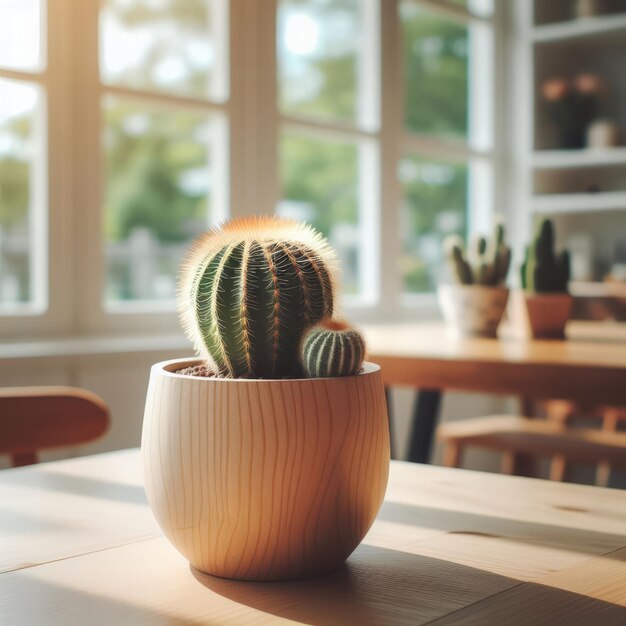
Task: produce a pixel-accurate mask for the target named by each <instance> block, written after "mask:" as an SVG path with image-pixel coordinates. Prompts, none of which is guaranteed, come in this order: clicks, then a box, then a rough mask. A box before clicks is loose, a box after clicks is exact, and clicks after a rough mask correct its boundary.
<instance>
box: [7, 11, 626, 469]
mask: <svg viewBox="0 0 626 626" xmlns="http://www.w3.org/2000/svg"><path fill="white" fill-rule="evenodd" d="M624 61H626V2H625V1H623V0H553V1H551V2H540V1H539V0H534V1H532V0H445V1H444V0H441V1H434V0H262V1H261V0H260V1H258V2H251V1H249V0H231V1H230V2H229V1H228V0H101V1H98V0H81V1H80V2H78V1H73V0H49V1H48V2H46V1H45V0H0V337H1V339H2V344H0V376H1V380H2V384H3V385H25V384H53V383H54V384H72V385H78V386H81V387H87V388H89V389H92V390H94V391H96V392H97V393H99V394H100V395H101V396H102V397H103V398H104V399H105V400H106V402H107V403H108V404H109V405H110V407H111V410H112V414H113V425H112V429H111V432H110V433H109V435H108V436H107V438H106V439H105V440H103V441H102V442H100V443H98V444H94V445H93V446H90V447H84V448H83V449H82V450H78V451H75V452H73V454H79V453H84V452H89V451H93V450H96V449H98V450H104V449H113V448H120V447H130V446H133V445H137V444H138V442H139V434H140V428H141V418H142V412H143V402H144V398H145V390H146V382H147V374H148V368H149V365H150V364H151V363H153V362H156V361H159V360H163V359H165V358H171V357H174V356H179V355H180V356H183V355H187V354H188V353H189V352H190V346H189V345H188V343H187V342H186V340H185V339H184V338H183V337H182V334H181V333H180V331H179V329H178V323H177V318H176V314H175V306H174V300H173V298H174V294H175V286H176V272H177V267H178V265H179V263H180V259H181V256H182V255H183V253H184V250H185V249H186V248H187V246H188V245H189V243H190V241H191V240H192V239H193V238H194V237H195V236H197V235H198V234H200V233H201V232H203V231H204V230H206V229H207V228H208V227H210V226H212V225H214V224H216V223H218V222H219V221H221V220H223V219H226V218H228V217H233V216H240V215H249V214H253V213H272V212H276V213H278V214H279V215H284V216H288V217H292V218H296V219H301V220H307V221H309V222H311V223H312V224H313V225H314V226H315V227H317V228H318V229H319V230H320V231H322V232H323V233H324V234H325V235H326V236H327V237H328V238H329V240H330V242H331V244H332V245H333V246H334V247H335V248H336V249H337V250H338V252H339V255H340V257H341V261H342V268H343V275H342V292H343V299H342V301H343V310H344V313H345V315H346V316H347V317H349V318H350V319H352V320H353V321H354V322H357V323H358V322H361V323H366V322H379V321H385V322H388V321H394V320H410V319H414V320H420V319H431V318H434V317H437V315H438V312H437V308H436V301H435V297H434V292H435V289H436V285H437V283H438V282H439V280H440V278H441V274H442V272H443V255H442V246H441V242H442V239H443V238H444V237H446V236H447V235H450V234H458V235H460V236H461V237H463V238H468V237H471V236H472V235H473V234H475V233H481V232H486V231H487V230H488V229H489V228H490V224H491V222H492V220H493V217H494V215H496V214H499V215H501V216H503V218H504V220H505V223H506V224H507V227H508V233H509V238H510V240H511V243H512V246H513V249H514V265H515V266H517V264H519V262H520V260H521V253H522V250H523V246H524V245H525V243H526V242H527V241H528V238H529V236H530V233H531V232H532V230H533V228H534V223H535V222H536V221H537V220H538V219H539V218H540V217H541V216H545V215H549V216H552V217H553V218H554V219H555V222H556V225H557V232H558V233H559V242H558V243H559V245H567V246H568V247H569V248H570V251H571V253H572V261H573V263H572V268H573V283H572V285H573V287H572V289H573V291H574V293H575V295H580V296H581V301H580V302H579V303H578V304H577V314H578V315H580V316H582V317H585V316H586V317H589V316H591V317H597V318H601V319H607V318H610V319H618V320H621V319H623V318H624V315H625V311H626V287H625V286H624V281H626V176H625V173H626V106H625V103H626V75H625V74H624V71H623V66H624ZM516 277H517V271H513V272H511V282H512V284H513V285H515V282H516ZM394 394H395V396H396V397H395V406H396V407H397V411H396V419H397V421H398V429H397V432H396V438H397V439H398V445H399V446H400V447H402V445H403V442H404V438H405V436H406V425H407V424H408V419H409V417H408V403H409V399H410V397H411V392H409V391H407V392H406V393H404V392H403V391H402V390H396V391H395V392H394ZM507 402H508V401H507V400H506V399H493V398H486V397H481V396H475V395H474V396H464V395H460V394H447V395H446V397H445V400H444V407H443V419H444V420H447V419H455V418H458V417H470V416H473V415H481V414H485V413H489V412H494V411H495V410H499V409H501V408H502V407H503V406H506V405H507ZM60 454H61V453H60ZM52 456H54V455H52ZM490 463H491V461H490V459H489V457H488V455H481V456H478V457H476V458H475V459H473V460H472V458H471V457H470V458H469V459H468V463H466V466H468V467H472V466H474V467H483V466H485V467H486V466H489V464H490Z"/></svg>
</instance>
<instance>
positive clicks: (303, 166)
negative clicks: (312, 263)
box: [278, 132, 363, 294]
mask: <svg viewBox="0 0 626 626" xmlns="http://www.w3.org/2000/svg"><path fill="white" fill-rule="evenodd" d="M358 158H359V157H358V148H357V146H356V145H355V144H353V143H342V142H338V141H324V140H320V139H313V138H311V137H308V136H303V135H298V134H295V133H289V132H287V133H285V134H284V135H283V138H282V142H281V161H280V163H281V181H282V200H281V202H280V204H279V206H278V213H279V215H282V216H284V217H291V218H293V219H297V220H306V221H307V222H309V223H311V224H312V225H313V226H315V228H317V229H318V230H319V231H321V232H322V233H324V235H326V236H327V237H328V239H329V241H330V243H331V245H332V246H333V247H334V248H335V250H337V252H338V254H339V257H340V264H341V286H342V288H343V290H344V291H345V292H346V293H348V294H357V293H359V292H360V291H361V288H360V272H359V265H360V255H361V254H362V253H363V252H362V247H361V246H360V245H359V211H358Z"/></svg>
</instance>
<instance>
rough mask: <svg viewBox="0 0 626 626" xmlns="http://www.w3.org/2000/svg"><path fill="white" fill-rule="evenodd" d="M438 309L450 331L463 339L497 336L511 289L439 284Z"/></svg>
mask: <svg viewBox="0 0 626 626" xmlns="http://www.w3.org/2000/svg"><path fill="white" fill-rule="evenodd" d="M438 294H439V306H440V308H441V313H442V314H443V319H444V320H445V322H446V324H447V325H448V327H449V328H451V329H452V330H453V331H454V332H455V333H457V334H459V335H461V336H464V337H495V336H496V333H497V331H498V325H499V324H500V320H501V319H502V315H503V314H504V311H505V310H506V303H507V300H508V298H509V290H508V289H507V288H506V287H486V286H484V285H440V286H439V289H438Z"/></svg>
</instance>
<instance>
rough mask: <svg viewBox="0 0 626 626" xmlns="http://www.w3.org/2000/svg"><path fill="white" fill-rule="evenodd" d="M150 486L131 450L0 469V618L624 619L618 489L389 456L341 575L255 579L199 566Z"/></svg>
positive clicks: (75, 621)
mask: <svg viewBox="0 0 626 626" xmlns="http://www.w3.org/2000/svg"><path fill="white" fill-rule="evenodd" d="M140 489H141V463H140V455H139V452H138V451H137V450H129V451H123V452H116V453H109V454H103V455H96V456H93V457H85V458H81V459H72V460H67V461H62V462H56V463H46V464H42V465H38V466H33V467H32V468H21V469H16V470H5V471H3V472H0V502H10V508H9V507H3V506H2V505H0V530H1V531H2V532H3V535H2V541H0V556H1V557H2V558H3V559H4V563H5V564H7V565H8V564H11V563H13V564H21V567H20V569H17V570H16V569H14V570H13V571H7V572H5V573H2V574H0V624H11V625H12V626H22V625H28V626H30V625H31V624H64V625H67V626H74V625H83V624H86V623H89V624H116V625H120V626H121V625H126V624H129V625H131V624H132V625H135V624H155V625H160V624H163V625H168V626H169V625H172V624H180V625H183V626H190V625H195V624H220V625H231V624H232V625H235V624H237V625H239V624H303V623H304V624H317V625H318V626H336V625H337V624H342V625H343V624H346V625H348V624H355V625H358V626H369V625H374V624H376V625H380V624H390V625H394V624H415V625H418V624H426V623H429V624H430V623H433V620H437V619H441V620H443V621H442V623H448V622H446V621H445V620H451V623H460V624H466V623H468V624H481V625H482V624H507V626H508V625H511V626H517V625H519V626H527V625H528V624H550V626H552V625H553V624H562V623H565V624H567V625H568V626H570V625H574V624H585V625H586V624H589V623H591V624H605V623H607V624H610V623H616V624H620V625H621V623H623V619H622V621H621V622H620V619H621V616H622V615H624V611H626V609H624V608H623V603H624V590H625V588H624V585H623V581H624V579H625V578H624V577H625V571H624V566H625V561H624V555H625V554H626V528H625V527H624V519H626V493H625V492H623V491H617V490H613V489H601V488H592V487H587V486H583V485H571V484H561V483H550V482H547V481H542V480H535V479H527V478H515V477H509V476H501V475H496V474H486V473H483V472H472V471H467V470H451V469H446V468H441V467H434V466H420V465H416V464H414V463H400V462H393V463H392V464H391V467H390V475H389V486H388V490H387V494H386V497H385V502H384V504H383V506H382V508H381V510H380V512H379V515H378V518H377V520H376V522H375V523H374V525H373V526H372V528H371V529H370V531H369V533H368V534H367V536H366V537H365V539H364V541H363V542H362V543H361V545H360V546H359V547H358V548H357V549H356V550H355V552H354V553H353V554H352V555H351V556H350V557H349V559H348V560H347V562H346V564H345V566H343V567H341V568H339V569H338V570H337V571H335V572H333V573H331V574H329V575H327V576H322V577H319V578H313V579H310V580H299V581H293V582H280V583H275V582H274V583H258V582H255V583H252V582H241V581H232V580H226V579H222V578H216V577H212V576H209V575H205V574H201V573H199V572H197V571H190V567H189V565H188V563H187V562H186V561H185V559H184V558H183V557H181V555H180V554H179V553H178V552H177V551H176V550H175V549H174V548H173V547H172V546H171V544H170V543H169V542H168V541H167V539H165V538H164V537H160V536H158V535H159V532H158V528H157V526H156V524H155V522H154V519H153V516H152V515H151V513H150V510H149V508H148V506H147V503H146V502H145V500H143V498H140V497H138V496H137V493H136V492H137V491H138V490H140ZM28 561H31V562H30V563H29V562H28ZM46 561H47V562H46ZM611 620H612V621H611Z"/></svg>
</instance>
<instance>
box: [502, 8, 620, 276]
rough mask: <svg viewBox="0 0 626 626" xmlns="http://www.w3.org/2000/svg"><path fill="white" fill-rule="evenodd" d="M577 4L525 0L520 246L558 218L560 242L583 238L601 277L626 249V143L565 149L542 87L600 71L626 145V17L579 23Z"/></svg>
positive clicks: (520, 52) (609, 112) (521, 11)
mask: <svg viewBox="0 0 626 626" xmlns="http://www.w3.org/2000/svg"><path fill="white" fill-rule="evenodd" d="M575 6H576V3H575V2H573V1H572V0H551V2H550V3H548V2H546V1H545V0H517V7H518V9H517V11H518V13H517V15H518V16H519V17H520V18H521V19H523V20H524V21H525V25H524V26H523V27H521V28H520V33H521V35H520V37H521V42H522V47H521V48H517V57H516V62H517V65H516V66H513V67H512V71H514V72H518V71H519V73H520V77H519V78H518V85H519V90H518V92H517V100H518V102H519V103H521V104H520V107H521V108H520V109H519V110H520V111H521V112H522V114H523V118H522V120H521V122H520V123H519V124H517V125H518V126H519V127H520V128H521V129H525V130H526V133H527V140H522V144H521V145H524V144H525V148H524V149H523V150H522V151H521V152H520V153H518V154H519V156H518V163H519V164H520V168H519V169H518V170H517V172H518V174H519V181H520V183H519V189H520V190H521V191H522V195H521V198H525V201H524V202H518V204H517V206H519V207H523V213H521V215H523V216H524V218H523V219H519V218H518V219H517V221H516V222H515V228H516V231H517V232H518V233H519V234H518V235H517V237H518V241H516V242H514V243H516V247H517V248H518V249H519V245H520V244H521V243H526V242H527V241H528V238H529V237H530V236H531V232H532V230H534V226H533V222H535V221H536V220H538V219H539V218H540V217H541V216H552V217H553V218H554V220H555V223H556V230H557V234H558V235H559V239H560V241H559V245H568V246H569V245H570V244H571V245H574V243H573V242H574V241H576V245H577V246H578V249H581V248H580V246H581V245H582V248H585V246H587V247H589V249H590V250H591V256H592V258H593V260H594V266H593V267H594V276H595V279H596V280H597V279H598V278H600V277H601V276H603V275H604V274H605V273H606V271H607V269H608V268H609V267H610V266H611V264H612V263H613V262H614V261H615V258H616V257H615V252H616V250H617V247H618V246H617V243H618V242H622V243H621V248H622V249H623V248H624V246H626V145H620V146H616V147H610V148H602V149H593V148H585V149H579V150H564V149H559V148H558V145H559V141H558V137H557V134H556V132H555V131H556V129H555V127H554V124H553V121H552V119H551V117H550V115H549V114H548V111H547V110H546V108H545V107H544V103H543V102H542V101H541V95H540V89H541V85H542V84H543V82H544V81H545V80H548V79H551V78H555V77H562V78H564V79H565V80H572V79H573V78H574V77H576V76H578V75H579V74H584V73H591V74H597V75H598V76H600V77H601V78H602V79H603V80H604V81H605V82H606V84H607V85H608V99H607V103H606V110H604V111H603V112H602V114H603V115H606V116H608V118H609V119H611V120H613V121H614V122H615V123H616V124H617V126H618V127H619V128H620V131H621V139H622V142H623V143H624V144H626V12H624V13H617V14H611V15H598V16H594V17H585V18H580V19H575V15H574V7H575ZM526 67H528V68H529V72H528V74H526V72H525V68H526ZM526 106H527V107H528V114H527V116H526V115H525V108H526ZM518 137H519V135H518ZM522 239H523V241H522ZM584 240H586V241H587V242H588V243H587V244H585V243H584ZM581 242H583V243H582V244H581ZM612 255H613V256H612ZM584 279H585V280H588V278H587V277H585V278H584Z"/></svg>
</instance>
